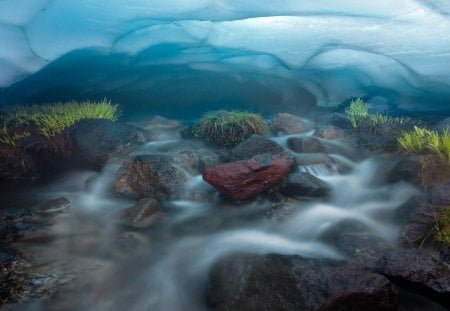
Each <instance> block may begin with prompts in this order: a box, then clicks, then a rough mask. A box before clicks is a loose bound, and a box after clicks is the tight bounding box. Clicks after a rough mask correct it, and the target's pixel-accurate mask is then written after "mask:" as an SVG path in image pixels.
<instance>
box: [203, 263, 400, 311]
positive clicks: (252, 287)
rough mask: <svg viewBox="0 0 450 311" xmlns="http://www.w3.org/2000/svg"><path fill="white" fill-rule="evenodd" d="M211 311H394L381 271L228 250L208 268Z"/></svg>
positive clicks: (395, 304) (392, 294)
mask: <svg viewBox="0 0 450 311" xmlns="http://www.w3.org/2000/svg"><path fill="white" fill-rule="evenodd" d="M207 294H208V304H209V305H210V307H212V308H214V309H215V310H240V311H246V310H261V311H264V310H304V311H309V310H311V311H312V310H321V311H325V310H330V311H331V310H397V307H398V296H397V291H396V289H395V287H394V286H393V285H392V283H390V282H389V280H388V279H387V278H385V277H384V276H382V275H379V274H375V273H371V272H369V271H366V270H364V269H361V268H357V267H351V266H341V265H339V264H337V263H332V262H327V261H320V260H312V259H310V260H308V259H305V258H302V257H300V256H285V255H278V254H269V255H263V256H261V255H250V254H232V255H230V256H228V257H225V258H223V259H221V260H219V261H218V262H217V263H216V264H215V265H214V266H213V268H212V269H211V273H210V279H209V286H208V293H207Z"/></svg>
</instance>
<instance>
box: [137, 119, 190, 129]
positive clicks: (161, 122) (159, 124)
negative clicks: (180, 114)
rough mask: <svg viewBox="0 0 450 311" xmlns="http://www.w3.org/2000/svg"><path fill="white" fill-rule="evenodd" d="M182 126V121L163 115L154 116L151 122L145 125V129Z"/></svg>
mask: <svg viewBox="0 0 450 311" xmlns="http://www.w3.org/2000/svg"><path fill="white" fill-rule="evenodd" d="M182 126H183V124H182V123H181V122H180V121H176V120H170V119H167V118H164V117H162V116H154V117H153V118H152V119H151V120H150V122H149V123H148V124H147V125H146V126H145V129H146V130H153V129H161V128H165V129H167V128H175V127H182Z"/></svg>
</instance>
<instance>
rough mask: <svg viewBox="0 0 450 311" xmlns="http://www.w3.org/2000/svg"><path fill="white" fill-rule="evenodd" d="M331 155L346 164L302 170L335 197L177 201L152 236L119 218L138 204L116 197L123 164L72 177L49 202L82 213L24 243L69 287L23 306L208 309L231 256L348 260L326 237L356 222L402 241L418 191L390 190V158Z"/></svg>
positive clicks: (195, 185) (150, 149) (159, 144)
mask: <svg viewBox="0 0 450 311" xmlns="http://www.w3.org/2000/svg"><path fill="white" fill-rule="evenodd" d="M276 139H277V140H284V138H283V137H282V138H276ZM174 142H175V143H178V141H177V140H174V139H173V137H170V138H169V140H162V141H156V142H151V143H148V144H145V145H143V146H142V147H141V148H140V149H139V150H135V151H133V154H140V153H158V152H161V150H163V148H164V147H165V146H167V145H168V144H173V143H174ZM341 147H342V148H345V146H341ZM331 157H332V158H334V160H335V163H337V164H336V166H334V167H331V168H330V167H326V166H321V165H320V164H311V165H304V166H300V167H299V169H300V170H301V171H307V172H309V173H311V174H313V175H316V176H317V177H320V178H321V179H323V180H325V181H327V182H328V183H329V184H330V186H331V189H332V190H331V193H330V195H329V196H328V197H327V198H326V199H323V200H314V201H305V200H289V201H288V202H286V204H285V206H284V207H282V208H279V209H275V208H272V207H271V203H270V202H269V201H266V200H264V199H260V200H257V201H255V202H253V203H249V204H245V205H242V206H239V207H234V206H231V204H230V203H227V202H224V201H223V200H222V199H221V198H220V197H219V196H217V195H216V196H214V195H213V196H212V197H213V198H214V199H213V201H208V200H205V201H204V202H202V201H194V200H190V199H176V200H169V201H167V202H164V203H162V212H163V215H162V217H161V218H160V220H159V221H158V222H157V223H156V224H155V225H154V226H152V227H151V228H149V229H146V230H131V229H130V230H128V229H126V228H124V227H123V226H121V225H120V223H119V221H118V219H119V218H118V215H119V214H120V212H121V211H122V210H124V209H125V208H127V207H129V206H130V205H132V204H133V202H132V201H131V200H126V199H123V198H120V197H117V196H115V195H113V194H112V186H113V181H114V174H115V172H116V170H117V169H118V167H119V164H120V163H121V161H119V160H116V161H114V162H113V163H111V164H109V165H107V166H106V167H105V168H104V169H103V171H102V172H101V173H100V174H99V175H96V176H94V174H95V173H93V172H79V173H76V174H72V175H69V176H66V177H65V178H64V179H63V180H62V181H59V182H57V183H55V184H54V185H53V186H50V187H48V188H46V189H44V190H43V191H42V192H41V195H42V199H48V198H54V197H58V196H65V197H67V198H69V199H70V200H71V201H72V208H71V209H70V210H69V211H68V212H67V213H64V214H60V215H58V216H56V217H55V218H53V225H52V226H51V227H50V228H49V229H47V230H45V232H38V233H34V234H30V235H29V236H28V237H25V238H24V239H23V240H22V241H21V242H20V243H18V244H17V247H18V248H19V249H23V250H26V251H25V252H26V255H28V256H30V257H35V258H39V261H40V265H39V268H37V270H38V271H37V273H38V274H39V273H40V274H41V275H43V277H44V276H45V277H48V274H49V273H50V271H59V273H60V274H61V275H65V276H66V279H65V280H64V278H62V279H63V280H60V282H61V283H62V284H65V286H64V287H63V288H64V289H63V291H62V293H60V294H59V295H58V296H56V299H53V300H52V301H51V302H43V303H42V304H39V303H32V304H31V305H20V307H18V308H19V309H21V310H39V309H40V308H42V309H43V310H62V309H67V308H69V307H68V306H70V308H69V309H70V310H124V309H126V310H206V309H207V307H206V306H205V302H204V293H205V288H206V286H207V281H208V274H209V269H210V267H211V266H212V264H213V263H214V262H215V261H216V260H217V259H218V258H220V257H221V256H223V255H225V254H228V253H233V252H239V251H242V252H252V253H260V254H265V253H280V254H297V255H301V256H304V257H310V258H331V259H345V257H346V254H345V253H343V252H342V251H341V250H340V249H339V248H338V247H336V245H331V244H329V243H327V242H326V241H323V240H322V239H320V236H321V235H322V234H323V233H324V232H326V231H327V230H328V229H329V228H332V227H333V226H334V225H336V224H338V223H340V222H342V221H347V220H348V221H354V222H356V223H358V224H360V225H362V226H363V227H365V228H366V230H368V231H369V232H370V233H371V234H372V235H373V236H376V237H377V238H379V239H382V240H384V241H387V242H392V241H394V240H395V238H396V237H397V228H396V226H395V224H394V223H392V222H390V221H389V220H387V219H390V218H389V217H387V216H388V215H392V214H393V213H394V212H395V209H396V207H398V206H399V205H401V204H402V203H404V202H405V201H407V200H408V199H409V198H410V197H411V196H412V195H414V194H415V193H416V192H417V190H415V189H414V188H413V187H412V186H411V185H409V184H406V183H397V184H390V185H385V184H384V183H383V182H382V180H383V171H384V169H382V168H383V167H386V165H385V161H386V160H383V159H382V158H376V157H370V158H366V159H364V160H362V161H354V160H351V159H349V158H346V157H343V156H340V155H331ZM339 165H345V167H346V170H345V173H341V172H340V170H339V169H337V166H339ZM93 176H94V177H93ZM86 181H88V182H86ZM185 188H186V190H187V191H196V192H200V193H203V194H206V193H215V190H214V189H213V188H212V187H211V186H209V185H208V184H206V183H205V182H204V181H203V180H202V179H201V176H192V175H190V176H189V180H188V181H187V182H186V184H185ZM283 214H285V215H284V216H283ZM269 215H272V216H273V215H278V216H280V217H270V216H269ZM286 215H288V217H286ZM380 215H382V217H380ZM63 263H64V264H63ZM75 271H76V272H75ZM75 275H78V277H75ZM83 275H86V276H87V275H88V276H89V277H83Z"/></svg>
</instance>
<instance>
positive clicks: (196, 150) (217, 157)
mask: <svg viewBox="0 0 450 311" xmlns="http://www.w3.org/2000/svg"><path fill="white" fill-rule="evenodd" d="M158 152H163V153H169V154H170V155H171V156H172V157H173V161H174V163H176V164H177V165H180V166H181V167H182V168H184V169H186V170H187V171H189V172H190V173H191V174H194V175H197V174H201V172H203V170H204V169H205V168H207V167H211V166H214V165H218V164H221V163H224V162H225V157H224V156H223V155H222V154H220V153H218V152H216V151H213V150H211V149H209V148H208V147H206V146H205V144H203V143H201V142H199V141H179V142H178V141H177V142H176V143H172V144H166V145H163V146H162V147H161V148H158Z"/></svg>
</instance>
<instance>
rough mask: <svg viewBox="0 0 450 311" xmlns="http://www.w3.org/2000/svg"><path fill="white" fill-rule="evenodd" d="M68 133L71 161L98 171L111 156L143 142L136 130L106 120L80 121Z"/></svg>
mask: <svg viewBox="0 0 450 311" xmlns="http://www.w3.org/2000/svg"><path fill="white" fill-rule="evenodd" d="M68 133H69V139H70V142H71V145H72V159H73V160H74V161H76V162H78V163H79V164H81V165H83V166H88V167H92V168H96V169H100V168H101V167H102V166H103V165H104V164H105V163H106V161H107V160H108V158H109V157H110V156H111V155H112V154H114V153H116V152H119V151H121V150H123V149H125V148H126V147H128V146H130V145H132V144H133V143H142V142H144V141H145V137H144V136H143V134H142V132H141V131H139V130H138V129H137V128H134V127H132V126H130V125H127V124H123V123H120V122H112V121H110V120H107V119H85V120H81V121H79V122H77V123H76V124H75V125H73V126H72V127H71V128H70V129H69V130H68Z"/></svg>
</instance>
